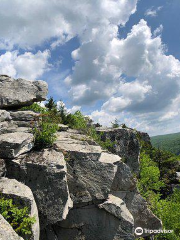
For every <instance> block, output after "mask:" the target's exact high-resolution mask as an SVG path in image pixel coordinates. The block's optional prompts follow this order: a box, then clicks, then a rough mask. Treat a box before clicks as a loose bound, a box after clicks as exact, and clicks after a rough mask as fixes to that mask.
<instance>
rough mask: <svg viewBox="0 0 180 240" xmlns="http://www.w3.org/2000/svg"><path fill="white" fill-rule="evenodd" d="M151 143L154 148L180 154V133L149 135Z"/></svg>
mask: <svg viewBox="0 0 180 240" xmlns="http://www.w3.org/2000/svg"><path fill="white" fill-rule="evenodd" d="M151 142H152V145H153V146H154V147H156V148H159V149H162V150H166V151H170V152H172V153H174V154H176V155H179V154H180V133H173V134H167V135H159V136H155V137H151Z"/></svg>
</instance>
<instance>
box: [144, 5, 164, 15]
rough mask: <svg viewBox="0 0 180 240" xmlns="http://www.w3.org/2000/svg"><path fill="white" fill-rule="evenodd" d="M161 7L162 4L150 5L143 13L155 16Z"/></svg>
mask: <svg viewBox="0 0 180 240" xmlns="http://www.w3.org/2000/svg"><path fill="white" fill-rule="evenodd" d="M162 8H163V6H159V7H157V8H154V7H151V8H149V9H147V10H146V12H145V14H144V15H145V16H150V17H156V16H157V15H158V12H159V11H161V9H162Z"/></svg>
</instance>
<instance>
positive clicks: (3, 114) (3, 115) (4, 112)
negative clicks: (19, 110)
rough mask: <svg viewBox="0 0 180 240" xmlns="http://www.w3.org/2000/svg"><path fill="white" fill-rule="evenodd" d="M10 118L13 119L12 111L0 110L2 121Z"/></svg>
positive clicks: (0, 119) (0, 120)
mask: <svg viewBox="0 0 180 240" xmlns="http://www.w3.org/2000/svg"><path fill="white" fill-rule="evenodd" d="M10 120H11V116H10V113H9V112H7V111H6V110H0V122H4V121H10Z"/></svg>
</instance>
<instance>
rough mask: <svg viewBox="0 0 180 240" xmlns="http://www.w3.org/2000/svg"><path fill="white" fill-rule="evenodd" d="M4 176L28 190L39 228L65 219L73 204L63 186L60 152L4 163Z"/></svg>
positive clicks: (26, 155)
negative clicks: (15, 180) (34, 201)
mask: <svg viewBox="0 0 180 240" xmlns="http://www.w3.org/2000/svg"><path fill="white" fill-rule="evenodd" d="M7 175H8V177H11V178H15V179H17V180H19V181H21V182H24V183H25V184H26V185H27V186H29V187H30V188H31V190H32V192H33V194H34V197H35V200H36V203H37V206H38V210H39V217H40V223H41V228H43V227H45V226H46V225H48V224H54V223H56V222H58V221H62V220H63V219H65V218H66V216H67V214H68V211H69V209H70V208H72V206H73V203H72V201H71V199H70V195H69V189H68V185H67V176H66V175H67V169H66V162H65V160H64V156H63V154H62V153H61V152H57V151H55V150H53V149H45V150H43V151H40V152H30V153H28V154H25V155H22V156H20V157H19V158H17V159H16V160H12V161H7Z"/></svg>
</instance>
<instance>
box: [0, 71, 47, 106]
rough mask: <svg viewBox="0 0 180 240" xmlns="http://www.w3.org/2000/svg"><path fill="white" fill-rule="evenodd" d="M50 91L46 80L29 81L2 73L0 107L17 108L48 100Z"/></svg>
mask: <svg viewBox="0 0 180 240" xmlns="http://www.w3.org/2000/svg"><path fill="white" fill-rule="evenodd" d="M47 92H48V86H47V83H46V82H44V81H27V80H25V79H21V78H19V79H17V80H16V79H13V78H11V77H8V76H5V75H0V108H1V109H6V108H15V107H21V106H27V105H31V104H32V103H33V102H39V101H44V100H46V96H47Z"/></svg>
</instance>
